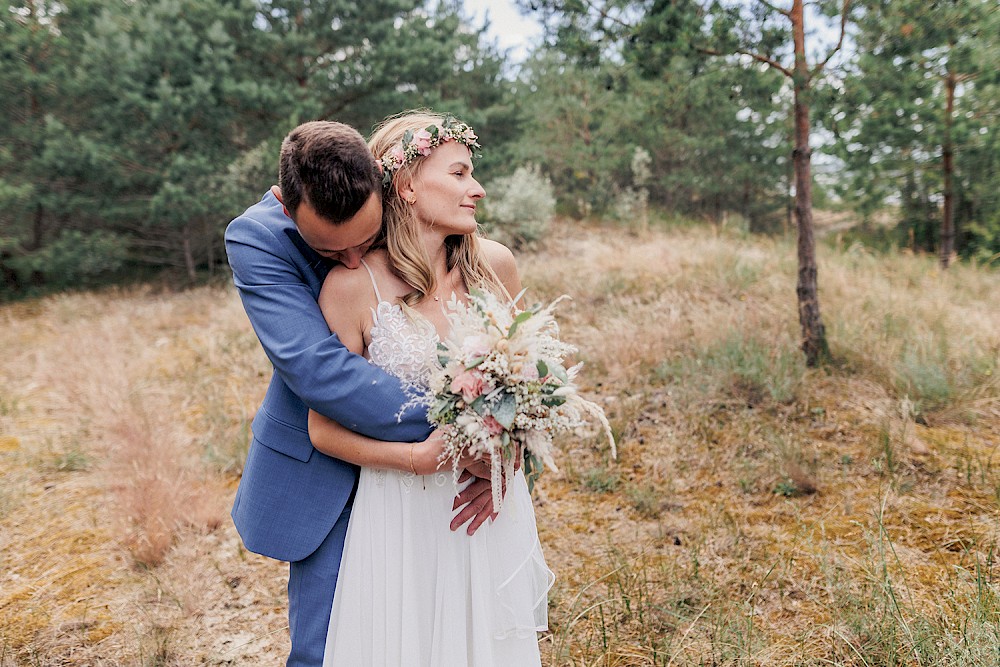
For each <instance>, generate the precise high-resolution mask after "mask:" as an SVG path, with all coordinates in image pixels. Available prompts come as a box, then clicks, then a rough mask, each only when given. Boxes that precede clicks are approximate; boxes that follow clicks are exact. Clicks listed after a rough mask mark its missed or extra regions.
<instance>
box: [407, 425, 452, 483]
mask: <svg viewBox="0 0 1000 667" xmlns="http://www.w3.org/2000/svg"><path fill="white" fill-rule="evenodd" d="M444 447H445V442H444V435H443V433H442V431H441V429H437V430H435V431H434V432H432V433H431V434H430V435H429V436H427V439H426V440H424V441H423V442H415V443H413V444H412V445H410V454H411V456H410V465H411V472H414V473H416V474H418V475H431V474H434V473H435V472H437V471H438V470H440V469H441V468H443V467H445V466H446V465H447V463H448V462H447V461H440V460H439V459H440V457H441V454H442V453H443V452H444Z"/></svg>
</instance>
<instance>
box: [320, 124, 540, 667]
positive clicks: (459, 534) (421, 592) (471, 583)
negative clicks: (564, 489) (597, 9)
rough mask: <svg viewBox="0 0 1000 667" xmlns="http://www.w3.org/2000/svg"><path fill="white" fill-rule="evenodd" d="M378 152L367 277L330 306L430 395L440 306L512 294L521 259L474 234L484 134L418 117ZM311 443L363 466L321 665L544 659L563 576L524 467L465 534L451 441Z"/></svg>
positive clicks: (326, 298)
mask: <svg viewBox="0 0 1000 667" xmlns="http://www.w3.org/2000/svg"><path fill="white" fill-rule="evenodd" d="M369 147H370V148H371V150H372V153H373V154H374V155H375V157H376V159H378V160H379V165H380V168H381V169H382V170H383V174H384V183H385V191H384V193H383V210H384V213H383V231H382V236H381V238H380V241H379V242H378V243H376V244H375V246H374V249H373V250H371V251H370V252H369V253H368V254H367V255H366V256H365V258H364V259H363V260H362V267H363V269H364V270H358V269H357V268H355V269H350V268H348V267H346V266H337V267H335V268H334V269H333V270H332V271H331V272H330V275H329V276H328V278H327V280H326V282H325V284H324V286H323V291H322V293H321V294H320V299H319V304H320V308H321V309H322V311H323V313H324V316H325V317H326V319H327V322H328V323H329V325H330V329H331V330H332V331H333V332H335V333H336V334H337V335H338V336H339V337H340V339H341V341H342V342H343V343H344V345H345V346H347V348H348V349H350V350H351V351H353V352H355V353H357V354H363V355H364V356H366V357H368V358H369V359H370V361H371V362H372V363H374V364H377V365H378V366H380V367H382V368H384V369H385V370H387V371H389V372H390V373H393V374H394V375H397V376H398V377H400V378H401V379H402V380H403V382H404V383H407V384H410V385H415V386H420V385H422V384H423V385H426V378H427V375H428V373H429V371H430V369H432V368H434V365H435V364H437V363H438V361H437V347H436V346H437V341H438V340H439V339H440V338H442V337H444V336H445V335H447V333H448V320H447V318H446V316H445V311H444V309H443V305H444V304H445V303H446V302H447V301H448V300H449V299H450V298H451V297H452V295H453V294H455V295H457V297H458V298H459V299H462V298H464V297H465V296H466V295H467V294H468V292H469V290H470V289H472V288H478V289H484V290H490V291H492V292H494V293H496V294H498V295H502V296H504V297H505V298H507V299H509V298H510V295H512V294H518V293H519V292H520V291H521V284H520V278H519V277H518V273H517V268H516V265H515V263H514V257H513V255H512V254H511V252H510V250H508V249H507V248H506V247H504V246H502V245H501V244H499V243H496V242H493V241H489V240H487V239H483V238H481V237H479V235H478V233H477V229H478V225H477V223H476V204H477V202H478V201H479V200H480V199H482V198H483V197H484V196H485V195H486V193H485V191H484V190H483V188H482V186H480V184H479V183H478V182H477V181H476V179H475V178H474V177H473V165H472V157H473V151H474V149H476V148H478V147H479V144H478V142H477V138H476V135H475V133H474V132H473V131H472V128H470V127H469V126H468V125H465V124H464V123H460V122H458V121H457V120H455V119H454V118H451V117H447V116H442V115H439V114H434V113H430V112H409V113H404V114H402V115H400V116H396V117H392V118H389V119H387V120H386V121H385V122H383V123H382V124H381V125H380V126H379V127H378V128H377V129H376V131H375V133H374V134H373V135H372V137H371V139H370V140H369ZM309 433H310V437H311V438H312V440H313V443H314V445H315V446H316V447H317V449H320V450H321V451H323V452H325V453H327V454H330V455H331V456H335V457H337V458H340V459H343V460H347V461H350V462H352V463H356V464H358V465H361V466H364V467H363V468H362V471H361V476H360V480H359V482H358V488H357V494H356V497H355V500H354V509H353V510H352V512H351V519H350V524H349V526H348V530H347V539H346V545H345V548H344V556H343V560H342V562H341V565H340V574H339V577H338V584H337V591H336V594H335V596H334V600H333V613H332V615H331V618H330V628H329V633H328V635H327V643H326V654H325V658H324V662H323V664H324V666H325V667H337V666H340V665H343V666H350V667H355V666H357V665H366V666H375V665H386V666H388V665H393V666H395V665H420V666H428V667H430V666H437V665H449V666H461V665H468V666H470V667H472V666H474V667H490V666H495V667H507V666H510V665H519V666H520V665H540V657H539V651H538V640H537V635H536V632H538V631H540V630H545V629H546V628H547V609H546V607H547V593H548V590H549V588H550V587H551V585H552V581H553V575H552V572H551V571H550V570H549V569H548V567H546V565H545V560H544V558H543V556H542V549H541V544H540V543H539V540H538V535H537V531H536V527H535V516H534V509H533V507H532V504H531V497H530V494H529V492H528V488H527V484H526V482H525V479H524V474H523V472H522V471H518V472H517V473H516V474H515V475H514V477H513V478H512V479H509V480H508V483H507V490H506V496H505V500H504V504H503V510H502V511H501V512H500V514H499V515H497V516H495V517H494V519H493V520H492V521H491V522H488V523H487V524H485V525H483V526H482V527H481V528H480V529H479V530H478V531H475V532H474V534H468V533H469V532H471V531H472V529H471V527H470V531H455V530H451V529H449V527H448V526H447V525H446V524H447V523H448V522H447V518H448V516H449V514H450V513H451V512H452V510H453V505H452V503H453V500H454V498H455V496H456V492H457V491H458V489H457V488H456V484H455V482H454V480H453V476H452V474H451V470H450V466H448V465H445V466H444V467H443V468H442V470H441V471H439V470H438V468H439V465H440V464H439V463H438V461H437V454H438V453H439V452H440V451H441V441H440V435H438V437H436V438H434V437H432V438H430V439H428V440H427V441H425V442H423V443H380V444H378V445H373V446H372V447H365V448H359V447H358V446H357V445H356V440H355V439H353V438H349V437H345V435H344V432H343V429H341V428H340V427H339V426H338V425H337V424H335V423H334V422H332V421H330V420H328V419H326V418H325V417H322V416H320V415H319V414H317V413H310V420H309ZM462 465H463V466H465V467H469V468H471V469H473V470H475V469H476V466H477V465H478V466H479V469H480V470H487V469H488V467H487V466H486V465H484V464H483V463H482V462H479V463H478V464H477V463H475V462H472V461H463V462H462ZM483 474H484V476H486V475H488V473H487V472H484V473H483ZM460 484H461V480H460Z"/></svg>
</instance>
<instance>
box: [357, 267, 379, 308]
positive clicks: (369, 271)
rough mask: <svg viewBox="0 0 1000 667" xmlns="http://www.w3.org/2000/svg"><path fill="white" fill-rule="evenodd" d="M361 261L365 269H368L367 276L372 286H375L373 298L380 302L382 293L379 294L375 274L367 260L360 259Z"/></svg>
mask: <svg viewBox="0 0 1000 667" xmlns="http://www.w3.org/2000/svg"><path fill="white" fill-rule="evenodd" d="M361 263H362V264H364V266H365V269H367V271H368V276H369V277H370V278H371V279H372V287H374V288H375V298H376V299H378V302H379V303H382V295H381V294H379V291H378V285H377V284H376V283H375V274H374V273H372V269H371V267H370V266H368V262H366V261H365V260H363V259H362V260H361Z"/></svg>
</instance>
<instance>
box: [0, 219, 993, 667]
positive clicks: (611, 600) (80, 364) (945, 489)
mask: <svg viewBox="0 0 1000 667" xmlns="http://www.w3.org/2000/svg"><path fill="white" fill-rule="evenodd" d="M819 254H820V257H819V263H820V276H819V283H820V300H821V307H822V309H823V311H822V312H823V317H824V321H825V324H826V328H827V334H828V337H829V341H830V344H831V348H832V351H833V356H834V358H833V360H832V362H831V363H830V364H828V365H827V366H826V367H825V368H822V369H807V368H805V367H804V364H803V358H802V355H801V353H800V352H799V350H798V349H797V336H798V323H797V315H796V307H795V284H794V283H795V252H794V246H793V244H792V243H791V242H790V241H780V240H769V239H762V238H756V237H746V236H742V235H736V234H731V233H726V232H724V231H718V230H712V229H710V228H704V227H703V228H694V229H689V230H671V231H657V230H652V231H643V232H641V233H630V232H627V231H624V230H622V229H619V228H614V227H595V226H590V227H587V226H570V225H560V226H557V228H556V229H555V230H554V232H553V234H552V236H551V240H550V241H549V242H548V243H547V244H546V245H545V246H543V247H542V248H540V249H537V250H534V251H531V252H526V253H522V254H521V255H520V260H519V261H520V265H521V270H522V274H523V277H524V283H525V285H527V286H529V287H530V288H531V290H530V292H529V296H528V298H529V300H537V301H548V300H549V299H552V298H554V297H556V296H558V295H560V294H562V293H568V294H570V295H572V296H573V300H572V301H571V302H568V303H564V304H562V305H561V306H560V309H559V316H560V319H561V322H562V327H563V330H562V334H563V338H564V339H566V340H569V341H571V342H573V343H575V344H577V345H578V346H579V348H580V353H579V357H580V359H581V360H583V361H584V362H586V367H585V370H584V372H583V375H582V382H581V385H582V389H583V392H584V394H585V395H587V396H589V397H591V398H594V399H595V400H597V401H598V402H600V403H601V404H602V405H603V406H604V407H605V410H606V411H607V413H608V415H609V417H610V419H611V422H612V425H613V427H614V430H615V433H616V435H617V436H618V440H619V458H618V460H617V461H611V460H609V457H608V452H607V448H606V446H605V445H602V444H601V439H600V437H599V436H598V434H596V433H595V434H592V435H589V434H580V435H579V436H578V437H574V438H565V439H564V440H563V442H562V443H561V444H562V453H561V456H560V459H559V460H560V461H561V468H562V470H561V473H560V474H559V475H555V474H547V475H546V476H545V477H543V479H542V480H541V481H540V483H539V484H538V486H537V487H536V491H537V506H536V511H537V515H538V523H539V530H540V533H541V538H542V543H543V545H544V548H545V552H546V558H547V560H548V562H549V565H550V567H552V569H553V570H554V571H555V572H556V575H557V577H558V579H557V582H556V584H555V587H554V588H553V590H552V591H551V594H550V609H549V615H550V632H549V633H548V634H546V635H545V636H544V637H543V639H542V650H543V657H544V661H545V663H546V664H548V665H559V666H562V665H579V666H584V665H593V666H598V665H600V666H606V667H612V666H615V667H617V666H624V665H872V666H874V665H956V666H958V665H963V666H964V665H973V666H979V665H982V666H995V665H997V664H1000V648H998V647H1000V598H998V594H1000V588H998V586H1000V582H998V577H1000V566H998V564H997V551H998V549H997V547H998V544H1000V542H998V538H1000V523H998V519H1000V513H998V510H1000V453H998V449H1000V274H998V272H997V271H996V270H995V269H993V270H990V269H987V268H982V267H978V268H977V267H974V266H968V265H958V266H954V267H953V268H952V269H950V270H949V271H947V272H945V273H942V272H941V271H940V270H939V269H938V268H937V264H936V261H935V259H934V258H930V257H915V256H912V255H905V254H901V255H889V256H882V255H874V254H872V253H870V252H868V251H866V250H865V249H864V248H863V247H861V246H857V245H855V246H851V247H849V248H833V247H822V248H820V252H819ZM0 344H2V349H3V355H2V357H0V471H2V479H3V482H2V485H0V667H9V666H11V665H148V666H152V665H163V666H166V665H171V666H172V665H195V664H208V665H227V664H232V665H274V664H278V663H279V661H280V660H281V659H282V657H283V654H284V652H285V651H286V650H287V643H288V638H287V628H286V618H285V613H286V608H285V605H286V599H285V591H284V585H285V575H286V568H285V566H284V565H283V564H281V563H276V562H273V561H269V560H267V559H264V558H262V557H258V556H256V555H253V554H250V553H248V552H246V551H244V550H243V549H242V548H241V545H240V542H239V539H238V537H237V536H236V534H235V531H234V529H233V528H232V525H231V523H230V521H229V519H228V516H227V511H228V506H229V504H230V502H231V500H232V496H233V493H234V491H235V488H236V484H237V482H238V478H239V472H240V468H241V465H242V460H243V457H244V455H245V451H246V444H247V440H248V437H249V423H250V420H251V418H252V416H253V413H254V410H255V409H256V406H257V404H258V403H259V401H260V399H261V397H262V395H263V392H264V390H265V388H266V383H267V380H268V377H269V375H270V367H269V364H268V363H267V360H266V358H265V357H264V355H263V353H262V352H261V350H260V348H259V345H258V344H257V341H256V339H255V337H254V335H253V333H252V331H251V329H250V327H249V324H248V322H247V321H246V317H245V315H244V314H243V311H242V308H241V306H240V303H239V300H238V298H237V296H236V294H235V292H234V290H233V289H232V288H231V287H230V286H228V285H225V286H223V285H217V286H210V287H201V288H198V289H193V290H190V291H185V292H179V293H178V292H162V291H157V290H155V289H153V288H145V289H130V290H127V291H106V292H101V293H81V294H71V295H60V296H53V297H48V298H45V299H41V300H35V301H30V302H23V303H16V304H9V305H5V306H0Z"/></svg>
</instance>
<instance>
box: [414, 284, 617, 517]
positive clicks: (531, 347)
mask: <svg viewBox="0 0 1000 667" xmlns="http://www.w3.org/2000/svg"><path fill="white" fill-rule="evenodd" d="M523 294H524V292H522V293H521V294H519V295H518V296H517V298H515V299H514V302H515V303H516V302H517V301H518V300H519V299H520V297H521V296H522V295H523ZM564 298H568V297H565V296H563V297H560V298H559V299H556V300H555V301H553V302H552V303H550V304H549V305H548V306H545V307H542V306H540V305H536V306H534V307H532V308H529V309H528V310H524V311H521V312H517V311H516V310H515V308H514V307H513V306H512V305H511V304H509V303H505V302H503V301H502V300H501V299H500V298H498V297H496V296H495V295H493V294H491V293H489V292H485V291H479V290H473V291H472V293H471V294H470V296H469V302H468V303H463V302H462V301H459V300H458V299H457V298H456V297H452V299H451V300H450V301H449V302H448V304H447V306H448V319H449V321H450V324H451V333H450V335H449V336H448V337H447V338H446V339H445V340H444V341H442V342H440V343H439V344H438V359H439V361H440V362H441V368H440V370H438V371H436V372H435V373H433V374H432V375H431V377H430V393H429V394H427V395H425V398H424V401H423V402H425V403H426V404H427V405H428V418H429V419H430V421H431V422H432V423H433V424H435V425H437V426H438V427H442V430H443V432H444V435H445V442H446V449H445V451H444V453H443V454H442V460H443V461H444V460H449V459H450V460H451V461H452V466H453V469H455V467H456V466H457V462H458V459H459V457H460V456H461V455H462V454H463V453H470V454H473V455H476V456H477V457H479V458H486V457H488V458H489V460H490V462H491V477H492V480H491V481H492V490H493V506H494V508H496V509H499V508H500V506H501V504H502V502H503V495H502V481H503V476H504V475H509V474H512V473H513V465H514V460H515V457H516V456H517V455H518V449H517V448H518V446H521V447H523V449H524V465H525V473H526V474H528V475H529V479H530V477H531V475H532V473H533V472H534V473H538V472H541V469H542V466H543V465H544V466H546V467H548V468H550V469H551V470H553V471H556V470H557V468H556V465H555V461H554V459H553V456H552V436H553V434H554V433H557V432H559V431H567V430H571V429H575V428H577V427H580V426H583V425H584V424H585V423H586V419H585V418H586V417H590V418H593V419H595V420H596V421H597V422H598V423H600V424H601V426H602V427H603V429H604V432H605V434H606V435H607V437H608V441H609V442H610V444H611V455H612V457H615V456H617V452H616V450H615V441H614V437H613V435H612V433H611V426H610V424H608V420H607V417H605V415H604V411H603V410H602V409H601V408H600V406H598V405H597V404H595V403H593V402H591V401H588V400H586V399H584V398H582V397H581V396H580V395H579V394H578V393H577V390H576V386H575V385H574V384H573V379H574V378H575V377H576V375H577V373H578V372H579V370H580V367H581V364H576V365H574V366H572V367H571V368H565V359H566V357H567V356H568V355H570V354H573V353H575V352H576V348H575V347H573V346H572V345H569V344H567V343H564V342H562V341H560V340H559V339H558V334H559V326H558V324H557V323H556V320H555V318H554V316H553V311H554V309H555V306H556V304H558V303H559V302H560V301H561V300H562V299H564ZM455 472H456V474H457V469H456V470H455Z"/></svg>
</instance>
